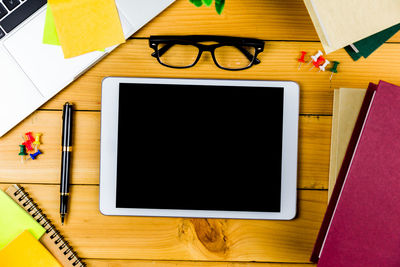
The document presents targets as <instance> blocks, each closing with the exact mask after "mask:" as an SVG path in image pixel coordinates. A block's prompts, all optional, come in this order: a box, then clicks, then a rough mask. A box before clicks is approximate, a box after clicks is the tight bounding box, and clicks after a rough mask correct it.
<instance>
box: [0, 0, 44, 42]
mask: <svg viewBox="0 0 400 267" xmlns="http://www.w3.org/2000/svg"><path fill="white" fill-rule="evenodd" d="M46 3H47V0H0V39H1V38H3V37H4V36H6V34H8V33H9V32H11V31H12V30H13V29H15V28H16V27H17V26H18V25H19V24H21V23H22V22H24V21H25V20H26V19H27V18H29V17H30V16H31V15H32V14H33V13H35V12H36V11H37V10H39V9H40V8H41V7H42V6H44V5H45V4H46Z"/></svg>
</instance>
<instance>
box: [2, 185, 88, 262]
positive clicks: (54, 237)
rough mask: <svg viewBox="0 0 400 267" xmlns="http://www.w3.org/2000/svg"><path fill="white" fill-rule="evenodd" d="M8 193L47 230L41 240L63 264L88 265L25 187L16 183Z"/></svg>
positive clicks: (8, 189)
mask: <svg viewBox="0 0 400 267" xmlns="http://www.w3.org/2000/svg"><path fill="white" fill-rule="evenodd" d="M6 193H7V194H8V195H9V196H10V197H11V198H12V199H13V200H15V202H16V203H17V204H19V205H20V206H21V207H22V208H23V209H24V210H26V211H27V212H28V213H29V214H30V215H31V216H32V217H33V218H34V219H35V220H36V221H37V222H38V223H39V224H40V225H41V226H42V227H43V228H44V229H45V230H46V231H45V233H44V234H43V236H42V237H41V238H40V239H39V240H40V242H41V243H42V244H43V245H44V246H45V247H46V248H47V249H48V250H49V251H50V252H51V254H53V256H54V257H55V258H56V259H57V260H58V261H59V262H60V263H61V264H62V265H63V266H65V267H68V266H75V267H83V266H86V264H85V263H83V261H82V260H81V259H80V258H79V257H78V255H77V254H76V252H75V251H74V250H73V248H72V247H71V246H70V245H69V244H68V242H67V241H66V240H65V239H64V237H63V236H62V235H61V234H60V232H59V231H58V230H57V229H56V228H55V227H54V225H53V224H52V223H51V221H50V220H49V219H48V218H47V217H46V215H45V214H44V213H43V212H42V210H41V209H40V208H39V207H38V206H37V204H36V203H35V202H34V201H33V199H32V198H30V197H29V194H28V193H27V192H26V191H25V190H24V188H23V187H21V186H19V185H16V184H14V185H12V186H10V187H9V188H7V190H6Z"/></svg>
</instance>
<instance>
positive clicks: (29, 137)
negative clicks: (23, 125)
mask: <svg viewBox="0 0 400 267" xmlns="http://www.w3.org/2000/svg"><path fill="white" fill-rule="evenodd" d="M41 135H42V134H41V133H37V134H35V137H36V138H34V137H33V134H32V132H27V133H25V135H23V136H22V139H23V140H24V142H23V143H22V145H19V148H20V151H19V154H18V155H19V156H21V161H22V162H24V161H25V160H28V159H32V160H35V159H36V158H37V156H38V155H40V154H42V152H41V151H40V150H39V146H40V145H41V142H40V136H41ZM28 153H29V157H30V158H28V159H26V156H27V155H28Z"/></svg>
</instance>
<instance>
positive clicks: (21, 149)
mask: <svg viewBox="0 0 400 267" xmlns="http://www.w3.org/2000/svg"><path fill="white" fill-rule="evenodd" d="M26 155H28V154H27V153H26V147H25V145H19V154H18V156H21V163H24V160H25V156H26Z"/></svg>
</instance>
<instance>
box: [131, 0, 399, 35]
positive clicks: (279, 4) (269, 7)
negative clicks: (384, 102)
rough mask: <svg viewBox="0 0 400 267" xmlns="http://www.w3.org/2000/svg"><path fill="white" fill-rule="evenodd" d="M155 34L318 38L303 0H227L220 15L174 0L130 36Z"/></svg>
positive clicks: (207, 9) (187, 0) (184, 1)
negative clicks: (174, 0)
mask: <svg viewBox="0 0 400 267" xmlns="http://www.w3.org/2000/svg"><path fill="white" fill-rule="evenodd" d="M244 11H245V12H244ZM248 14H249V15H248ZM157 34H163V35H164V34H169V35H176V34H180V35H190V34H215V35H231V36H242V37H252V38H262V39H267V40H300V41H319V38H318V35H317V33H316V31H315V29H314V25H313V24H312V22H311V19H310V16H309V14H308V11H307V9H306V7H305V5H304V2H303V0H286V1H276V0H263V1H258V0H247V1H234V0H231V1H229V0H228V1H226V6H225V10H224V12H223V13H222V14H221V15H218V14H217V13H216V12H215V10H214V8H213V7H210V8H206V7H201V8H196V7H194V6H193V5H192V4H191V3H189V0H177V1H176V2H175V3H174V4H172V5H171V6H170V7H169V8H168V9H166V10H165V11H164V12H163V13H161V14H160V15H159V16H157V17H156V18H154V19H153V20H152V21H151V22H150V23H148V24H147V25H146V26H145V27H143V28H142V29H141V30H139V31H138V32H137V33H136V34H135V35H134V36H137V37H148V36H150V35H157ZM399 40H400V34H396V35H395V36H394V37H392V38H391V40H390V41H391V42H398V41H399Z"/></svg>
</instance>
